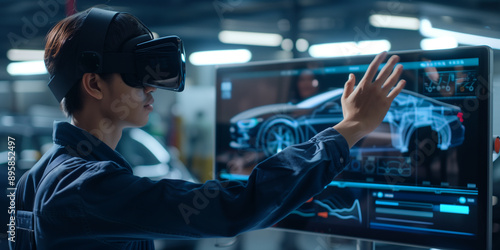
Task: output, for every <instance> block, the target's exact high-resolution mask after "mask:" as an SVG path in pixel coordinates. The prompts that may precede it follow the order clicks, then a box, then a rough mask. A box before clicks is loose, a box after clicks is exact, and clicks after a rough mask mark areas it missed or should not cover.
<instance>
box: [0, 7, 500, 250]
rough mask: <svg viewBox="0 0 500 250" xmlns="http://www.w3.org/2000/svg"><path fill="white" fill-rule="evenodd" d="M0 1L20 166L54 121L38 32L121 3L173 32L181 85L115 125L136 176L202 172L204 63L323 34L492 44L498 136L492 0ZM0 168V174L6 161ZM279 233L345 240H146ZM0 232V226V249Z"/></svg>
mask: <svg viewBox="0 0 500 250" xmlns="http://www.w3.org/2000/svg"><path fill="white" fill-rule="evenodd" d="M0 6H1V8H0V128H1V129H0V136H1V138H0V142H2V144H0V155H3V154H5V152H3V151H5V150H6V149H5V148H4V145H7V143H6V142H5V143H4V141H5V140H6V137H7V136H17V138H20V139H19V144H17V147H19V148H20V149H22V150H21V151H19V152H18V154H19V162H18V171H21V172H22V171H26V170H28V169H29V168H30V167H31V166H32V165H33V164H34V163H35V162H36V161H37V160H38V158H39V157H40V156H41V154H43V152H44V150H46V149H47V148H48V147H49V146H50V143H51V138H50V136H51V130H52V121H53V120H54V119H65V118H64V116H63V115H62V113H61V111H60V110H59V105H58V103H57V102H56V100H55V98H54V97H53V96H52V94H51V93H50V91H49V89H48V87H47V82H48V78H49V76H48V74H47V73H46V71H45V68H44V66H43V61H42V59H43V49H44V45H45V40H44V38H45V35H46V34H47V32H48V31H49V29H50V28H51V27H52V26H53V25H54V24H55V23H56V22H57V21H59V20H61V19H62V18H64V17H65V16H66V15H67V14H69V13H73V11H74V10H75V9H76V10H78V11H82V10H85V9H87V8H90V7H93V6H104V7H107V8H110V9H113V10H116V11H124V12H129V13H132V14H133V15H135V16H137V17H138V18H139V19H141V20H142V21H143V22H144V23H145V24H146V25H147V26H148V27H149V28H150V29H151V30H152V31H153V32H155V33H156V34H157V35H158V36H160V37H161V36H167V35H178V36H179V37H181V38H182V40H183V41H184V45H185V50H186V63H187V77H186V88H185V91H184V92H182V93H175V92H170V91H156V92H155V93H154V97H155V103H154V112H153V113H152V114H151V116H150V122H149V124H148V125H147V126H146V127H145V128H143V130H129V131H127V132H126V134H125V135H124V139H123V140H124V141H126V142H127V143H126V144H127V145H123V147H122V148H119V150H122V152H123V154H124V155H125V156H128V157H129V158H128V160H129V161H130V162H131V163H133V164H135V165H137V166H142V167H143V168H138V171H139V172H140V171H143V172H142V173H143V174H144V175H151V176H153V177H155V178H160V177H165V178H169V177H171V178H183V179H188V180H193V181H201V182H203V181H205V180H208V179H211V178H212V165H213V154H214V152H213V145H214V124H215V86H214V83H215V68H216V65H218V64H223V63H245V62H248V61H250V62H254V61H265V60H286V59H292V58H309V57H316V56H319V55H317V54H315V53H314V50H313V49H311V48H313V47H314V46H315V45H317V44H325V43H334V44H337V45H338V43H345V42H351V43H354V44H357V43H359V42H360V41H369V42H372V43H373V46H372V47H370V48H371V50H370V51H365V50H364V49H363V48H361V47H359V49H354V50H352V49H350V50H342V51H340V53H339V52H337V53H336V52H335V51H331V54H328V53H330V52H328V53H327V52H325V53H323V54H322V55H323V56H324V55H328V56H346V55H356V54H366V53H377V52H379V51H383V50H390V51H401V50H415V49H441V48H454V47H457V46H466V45H480V44H481V45H482V44H485V43H486V44H487V45H489V46H490V47H492V48H493V49H494V54H495V62H494V65H495V67H494V82H493V87H494V88H493V93H494V96H495V98H494V99H493V103H494V109H493V117H494V124H493V125H494V126H493V133H494V134H500V126H499V124H500V120H499V119H500V116H499V114H498V110H497V109H496V107H499V105H500V99H499V98H497V96H498V92H499V90H500V89H499V88H500V0H427V1H416V0H415V1H407V0H391V1H372V0H333V1H326V0H151V1H134V0H120V1H118V0H107V1H97V0H87V1H76V0H1V1H0ZM234 32H253V33H251V34H250V37H251V38H246V37H245V38H244V39H241V38H242V37H244V35H246V34H244V33H234ZM440 32H441V33H440ZM261 35H264V36H263V37H261ZM238 38H240V39H238ZM340 46H341V45H340ZM214 50H246V53H243V56H244V57H242V58H238V57H234V58H228V57H223V56H213V55H212V56H210V57H208V58H205V57H203V56H204V55H203V53H200V52H205V51H214ZM219 59H228V60H232V61H219ZM144 131H146V132H147V134H143V133H144ZM124 144H125V143H124ZM154 147H161V150H160V153H158V152H159V151H154V152H151V150H148V149H150V148H154ZM165 155H168V157H165ZM145 156H148V157H147V159H144V158H145ZM5 159H6V157H0V163H1V164H5V162H2V161H5ZM148 165H154V166H162V167H165V168H168V169H170V170H171V171H170V172H169V171H166V170H162V169H161V167H158V168H155V169H156V170H155V171H157V172H155V173H148V172H147V171H149V170H148V168H144V166H148ZM172 169H173V170H172ZM1 172H2V173H1V174H0V177H1V178H2V181H3V180H4V179H7V177H5V178H4V176H5V174H6V173H4V172H6V171H4V170H1ZM21 172H19V174H18V177H20V176H21ZM167 172H168V173H167ZM162 175H163V176H162ZM2 183H3V182H2ZM4 185H5V184H2V190H4V188H3V186H4ZM2 197H3V195H2ZM3 198H4V197H3ZM2 204H3V203H2ZM1 211H4V209H3V208H2V209H1ZM4 215H5V216H6V215H7V214H6V212H5V213H4V212H2V216H4ZM1 218H3V217H1ZM2 224H3V223H2ZM497 230H498V225H497ZM290 234H291V235H292V236H293V237H294V238H295V241H294V242H296V244H294V247H295V249H329V248H330V247H335V249H354V248H353V247H354V246H355V242H354V240H349V239H335V240H332V239H330V238H322V237H319V236H317V235H304V234H295V233H283V232H282V231H279V230H262V231H257V232H252V233H247V234H244V235H243V236H240V237H238V238H237V239H207V240H195V241H158V242H157V243H158V244H157V248H158V249H212V248H213V249H292V248H289V247H287V246H286V245H287V243H286V242H287V239H289V237H290ZM5 235H6V234H5V230H0V248H1V249H4V248H2V247H3V246H4V245H2V244H5V242H6V240H5ZM385 247H386V248H385V249H401V248H397V247H396V248H391V247H392V246H391V245H390V244H386V245H385ZM332 249H334V248H332Z"/></svg>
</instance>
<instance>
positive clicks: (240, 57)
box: [189, 49, 252, 65]
mask: <svg viewBox="0 0 500 250" xmlns="http://www.w3.org/2000/svg"><path fill="white" fill-rule="evenodd" d="M251 58H252V53H251V52H250V51H249V50H246V49H237V50H212V51H199V52H194V53H192V54H191V55H190V56H189V62H191V64H193V65H214V64H229V63H245V62H248V61H250V59H251Z"/></svg>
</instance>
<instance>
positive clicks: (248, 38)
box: [219, 30, 283, 47]
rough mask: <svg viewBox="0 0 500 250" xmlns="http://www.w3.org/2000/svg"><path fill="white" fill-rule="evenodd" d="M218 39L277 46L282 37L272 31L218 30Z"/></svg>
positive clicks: (229, 41) (233, 42) (230, 42)
mask: <svg viewBox="0 0 500 250" xmlns="http://www.w3.org/2000/svg"><path fill="white" fill-rule="evenodd" d="M219 41H221V42H222V43H229V44H245V45H256V46H269V47H277V46H280V45H281V42H282V41H283V37H282V36H281V35H280V34H274V33H259V32H246V31H230V30H223V31H221V32H219Z"/></svg>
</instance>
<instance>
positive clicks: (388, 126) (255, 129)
mask: <svg viewBox="0 0 500 250" xmlns="http://www.w3.org/2000/svg"><path fill="white" fill-rule="evenodd" d="M342 93H343V89H334V90H331V91H327V92H324V93H322V94H318V95H315V96H313V97H310V98H308V99H306V100H304V101H302V102H299V103H297V104H291V103H282V104H271V105H264V106H260V107H256V108H252V109H249V110H246V111H244V112H241V113H239V114H237V115H235V116H234V117H232V118H231V121H230V122H231V126H230V133H231V142H230V146H231V147H232V148H235V149H243V150H258V151H263V152H264V153H265V154H266V155H268V156H269V155H272V154H275V153H277V152H279V151H281V150H283V149H284V148H286V147H287V146H290V145H292V144H296V143H300V142H304V141H306V140H308V139H309V138H311V137H312V136H314V135H315V134H317V133H318V132H320V131H322V130H324V129H326V128H328V127H331V126H334V125H335V124H337V123H339V122H340V121H341V120H342V119H343V115H342V106H341V101H340V99H341V97H342ZM462 122H463V113H462V112H461V109H460V108H459V107H457V106H454V105H450V104H447V103H444V102H441V101H437V100H435V99H431V98H428V97H426V96H423V95H421V94H418V93H415V92H412V91H408V90H403V91H402V92H401V93H400V94H399V95H398V96H397V97H396V98H395V100H394V102H393V103H392V105H391V107H390V109H389V111H388V113H387V115H386V116H385V118H384V120H383V122H382V124H381V125H380V126H379V127H378V128H377V129H375V131H373V132H372V133H370V134H369V135H367V136H366V137H365V138H363V139H362V140H361V141H360V142H358V143H357V144H356V145H355V146H354V148H353V150H356V149H359V150H363V151H365V152H366V151H380V150H391V149H392V150H395V151H400V152H401V153H407V152H408V151H409V150H410V147H411V141H414V139H415V138H418V139H420V140H421V139H422V138H421V137H419V136H420V135H418V132H419V131H421V132H422V131H424V130H425V131H426V133H425V134H427V135H428V136H429V137H434V138H429V139H431V140H434V141H435V144H436V147H437V148H439V149H441V150H447V149H448V148H450V147H453V146H457V145H460V144H462V142H463V140H464V132H465V128H464V126H463V125H462ZM429 129H430V130H431V132H432V133H429ZM421 134H423V133H421Z"/></svg>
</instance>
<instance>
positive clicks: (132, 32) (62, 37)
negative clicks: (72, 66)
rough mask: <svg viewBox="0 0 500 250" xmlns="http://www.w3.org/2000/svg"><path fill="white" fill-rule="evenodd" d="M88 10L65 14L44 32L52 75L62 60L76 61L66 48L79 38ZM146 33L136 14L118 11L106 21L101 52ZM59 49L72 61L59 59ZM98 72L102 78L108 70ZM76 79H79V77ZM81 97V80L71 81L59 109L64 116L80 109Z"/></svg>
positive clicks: (75, 56) (72, 51) (47, 61)
mask: <svg viewBox="0 0 500 250" xmlns="http://www.w3.org/2000/svg"><path fill="white" fill-rule="evenodd" d="M89 12H90V9H88V10H86V11H82V12H79V13H76V14H74V15H71V16H68V17H66V18H64V19H63V20H61V21H59V22H58V23H57V24H56V25H55V26H54V27H53V28H52V29H51V30H50V31H49V33H48V34H47V36H46V45H45V55H44V61H45V67H47V71H48V72H49V74H51V75H53V74H54V72H56V71H57V70H58V68H60V65H61V64H64V63H76V58H77V55H76V53H77V52H76V50H70V49H65V48H72V47H74V46H72V45H73V44H74V43H76V42H78V41H75V40H74V39H77V38H78V36H77V34H78V32H79V31H80V29H81V27H82V25H83V22H84V21H85V18H86V17H87V15H88V13H89ZM148 33H149V31H148V30H147V28H146V27H144V25H143V24H142V23H141V22H140V21H139V20H138V19H137V18H136V17H135V16H133V15H131V14H128V13H119V14H118V15H116V17H115V18H114V19H113V21H112V22H111V24H110V25H109V29H108V32H107V34H106V39H105V42H104V52H117V51H119V50H120V46H121V45H122V44H123V43H124V42H125V41H127V40H129V39H131V38H133V37H136V36H139V35H142V34H148ZM62 53H73V54H74V56H73V55H70V56H69V57H70V58H75V62H62V61H61V58H62V57H63V56H62V55H61V54H62ZM99 76H100V77H101V78H103V79H104V80H109V79H110V76H111V74H99ZM78 82H79V83H80V82H81V79H79V80H78ZM67 84H72V83H67ZM81 98H82V97H81V84H74V85H73V87H72V88H71V90H70V91H69V92H68V94H66V96H65V97H64V98H63V100H62V101H61V109H62V110H63V112H64V113H65V114H66V116H68V117H69V116H72V115H73V114H74V113H75V112H77V111H79V110H81V108H82V101H81Z"/></svg>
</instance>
